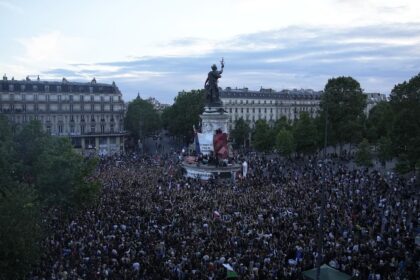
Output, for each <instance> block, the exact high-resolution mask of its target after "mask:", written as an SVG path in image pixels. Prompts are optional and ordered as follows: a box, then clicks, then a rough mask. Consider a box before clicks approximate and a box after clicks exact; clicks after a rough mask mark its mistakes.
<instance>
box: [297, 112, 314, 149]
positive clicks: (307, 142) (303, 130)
mask: <svg viewBox="0 0 420 280" xmlns="http://www.w3.org/2000/svg"><path fill="white" fill-rule="evenodd" d="M317 137H318V136H317V129H316V126H315V123H314V120H313V119H311V118H310V117H309V114H308V113H307V112H301V113H300V117H299V119H298V120H297V121H296V122H295V126H294V130H293V138H294V139H295V143H296V152H298V153H303V154H310V153H313V152H314V151H315V150H316V148H317Z"/></svg>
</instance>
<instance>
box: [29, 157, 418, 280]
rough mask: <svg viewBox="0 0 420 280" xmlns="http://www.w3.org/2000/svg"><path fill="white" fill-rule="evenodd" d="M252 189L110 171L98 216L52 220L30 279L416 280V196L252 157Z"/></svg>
mask: <svg viewBox="0 0 420 280" xmlns="http://www.w3.org/2000/svg"><path fill="white" fill-rule="evenodd" d="M248 165H249V168H248V174H247V177H246V178H242V179H238V180H236V181H235V182H223V183H218V182H215V181H208V182H204V181H199V180H192V179H185V178H183V177H182V176H181V174H180V173H179V166H178V165H177V163H176V159H172V158H171V157H169V156H167V157H163V158H160V159H153V158H137V157H135V156H134V157H125V158H120V159H113V160H105V161H103V162H102V163H101V165H100V167H99V169H98V171H97V173H96V175H95V178H97V179H99V180H100V181H101V182H102V184H103V190H102V194H101V197H100V201H99V203H98V205H97V206H96V207H95V208H92V209H89V210H86V211H84V212H82V213H77V214H74V217H71V219H70V220H67V219H61V218H60V217H59V214H58V213H57V217H56V219H54V220H53V221H52V222H51V233H52V234H51V235H50V236H49V237H48V238H47V239H46V240H45V241H44V245H43V246H44V250H43V256H42V263H41V264H40V266H39V267H38V268H36V269H34V271H33V273H32V274H31V276H30V277H31V278H32V279H224V278H226V275H227V270H226V268H225V266H224V265H223V264H225V265H226V264H229V265H230V266H231V267H232V268H233V270H234V271H235V273H236V274H237V275H238V276H239V278H241V279H301V278H302V273H301V272H302V271H304V270H308V269H311V268H314V266H315V263H316V258H317V251H318V248H317V237H318V233H319V228H318V225H319V213H320V206H321V192H320V189H321V186H324V187H325V200H326V202H325V216H324V217H325V223H324V228H323V232H324V241H323V252H324V253H323V255H322V262H323V263H327V264H329V265H330V266H332V267H334V268H336V269H338V270H340V271H343V272H345V273H347V274H349V275H351V276H353V277H354V279H372V280H373V279H380V280H383V279H420V269H419V266H420V261H419V260H420V258H419V248H418V247H416V245H415V242H414V237H415V234H416V231H417V230H418V227H419V224H418V222H419V221H420V216H419V211H418V210H419V207H420V205H419V191H418V188H416V181H415V179H414V178H409V179H402V178H400V177H398V176H396V175H395V174H393V173H388V174H385V175H382V174H379V173H378V172H374V171H373V172H372V171H368V170H363V169H356V170H350V169H349V168H348V167H347V165H346V164H344V163H342V162H340V161H338V160H334V161H330V162H322V163H321V162H317V161H316V160H315V159H312V160H311V159H309V160H308V159H306V160H283V159H277V158H272V159H267V158H263V157H257V156H253V157H250V158H248Z"/></svg>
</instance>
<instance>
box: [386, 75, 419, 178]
mask: <svg viewBox="0 0 420 280" xmlns="http://www.w3.org/2000/svg"><path fill="white" fill-rule="evenodd" d="M390 105H391V108H392V110H393V113H394V122H393V128H392V130H391V139H392V142H393V146H394V149H395V152H396V155H397V156H398V157H399V159H400V161H401V162H402V164H403V163H404V164H405V165H407V164H408V165H409V169H411V170H414V168H415V164H416V162H418V161H419V160H420V74H418V75H417V76H414V77H413V78H411V79H410V80H409V81H408V83H407V82H403V83H401V84H398V85H396V86H395V87H394V89H393V90H392V92H391V100H390ZM402 155H404V157H405V158H403V157H402Z"/></svg>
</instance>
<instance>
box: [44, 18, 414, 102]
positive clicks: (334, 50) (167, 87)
mask: <svg viewBox="0 0 420 280" xmlns="http://www.w3.org/2000/svg"><path fill="white" fill-rule="evenodd" d="M419 34H420V24H418V23H407V24H393V25H370V26H362V27H356V28H347V29H333V28H325V27H324V28H314V27H310V28H303V27H297V26H293V27H287V28H282V29H278V30H272V31H264V32H258V33H253V34H246V35H243V36H237V37H234V38H233V39H230V40H225V41H220V42H217V43H215V44H214V46H213V47H212V48H210V49H209V50H208V51H205V52H203V53H201V54H196V55H188V54H184V53H181V54H178V55H166V56H148V57H131V58H130V59H129V60H121V61H111V62H98V63H91V64H72V65H68V67H65V68H63V67H61V68H57V69H51V70H49V71H47V72H46V74H48V75H57V76H62V75H63V74H66V75H69V76H71V77H78V78H79V79H91V78H92V77H93V76H95V77H96V78H97V79H98V80H101V79H102V80H103V81H108V82H111V81H112V80H115V81H116V83H117V85H119V87H120V88H121V89H122V91H123V93H124V97H125V99H126V100H130V99H132V98H134V97H135V96H136V95H137V92H138V91H140V93H141V94H142V95H150V96H155V97H157V98H158V99H161V100H162V101H164V102H171V101H172V100H173V98H174V97H175V96H176V94H177V93H178V92H179V91H182V90H190V89H194V88H202V87H203V83H204V80H205V78H206V74H207V72H208V71H209V70H210V65H211V64H213V63H218V61H219V60H220V58H221V57H224V58H225V62H226V68H225V72H224V74H223V78H222V79H221V80H220V85H221V86H222V87H226V86H230V87H243V86H247V87H249V88H251V89H259V88H260V87H261V86H263V87H270V88H274V89H278V90H281V89H283V88H313V89H315V90H320V89H323V87H324V85H325V83H326V82H327V80H328V79H329V78H331V77H337V76H342V75H344V76H353V77H354V78H356V79H357V80H358V81H359V82H360V83H361V85H362V87H363V88H364V89H365V90H366V91H370V92H372V91H375V92H378V91H379V92H382V93H389V92H390V91H391V89H392V87H393V85H394V84H396V83H400V82H402V81H404V80H407V79H409V78H410V77H412V76H414V75H416V74H417V72H418V71H419V69H420V47H419V46H420V36H419ZM199 41H200V39H194V38H187V39H185V40H178V41H176V42H168V45H167V46H168V48H170V47H171V46H172V45H171V44H174V45H176V47H177V48H181V49H182V48H183V49H191V48H193V47H194V46H197V45H199V44H200V42H199ZM65 71H68V72H65Z"/></svg>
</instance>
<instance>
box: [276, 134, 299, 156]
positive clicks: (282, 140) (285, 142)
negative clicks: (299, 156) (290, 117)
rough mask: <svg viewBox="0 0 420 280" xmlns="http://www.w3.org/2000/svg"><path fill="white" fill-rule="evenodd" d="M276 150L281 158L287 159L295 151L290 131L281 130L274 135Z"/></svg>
mask: <svg viewBox="0 0 420 280" xmlns="http://www.w3.org/2000/svg"><path fill="white" fill-rule="evenodd" d="M276 149H277V151H278V152H279V154H281V155H282V156H285V157H288V156H290V155H291V154H292V153H293V152H294V151H295V140H294V138H293V134H292V132H291V131H289V130H286V129H285V128H283V129H281V130H280V131H279V132H278V133H277V135H276Z"/></svg>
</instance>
